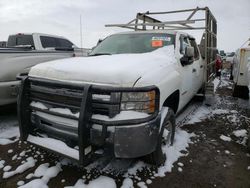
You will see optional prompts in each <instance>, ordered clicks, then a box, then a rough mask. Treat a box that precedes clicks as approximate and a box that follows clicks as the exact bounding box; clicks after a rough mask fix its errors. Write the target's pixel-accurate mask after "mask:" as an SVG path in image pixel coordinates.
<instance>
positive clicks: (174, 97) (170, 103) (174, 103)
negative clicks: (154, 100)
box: [163, 90, 180, 113]
mask: <svg viewBox="0 0 250 188" xmlns="http://www.w3.org/2000/svg"><path fill="white" fill-rule="evenodd" d="M179 100H180V92H179V90H176V91H175V92H174V93H172V94H171V95H169V96H168V98H167V99H166V100H165V101H164V103H163V106H165V107H169V108H171V109H172V110H173V111H174V113H176V112H177V110H178V106H179Z"/></svg>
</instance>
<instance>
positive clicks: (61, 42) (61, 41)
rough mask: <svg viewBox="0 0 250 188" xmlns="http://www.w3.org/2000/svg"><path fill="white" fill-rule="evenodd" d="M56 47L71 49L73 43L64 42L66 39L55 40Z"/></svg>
mask: <svg viewBox="0 0 250 188" xmlns="http://www.w3.org/2000/svg"><path fill="white" fill-rule="evenodd" d="M57 43H58V45H57V46H58V47H63V48H72V45H73V43H72V42H70V41H68V40H66V39H60V38H58V39H57Z"/></svg>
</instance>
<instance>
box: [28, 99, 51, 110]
mask: <svg viewBox="0 0 250 188" xmlns="http://www.w3.org/2000/svg"><path fill="white" fill-rule="evenodd" d="M30 106H32V107H36V108H40V109H42V110H47V109H48V107H47V106H45V105H44V104H43V103H41V102H35V101H32V102H31V103H30Z"/></svg>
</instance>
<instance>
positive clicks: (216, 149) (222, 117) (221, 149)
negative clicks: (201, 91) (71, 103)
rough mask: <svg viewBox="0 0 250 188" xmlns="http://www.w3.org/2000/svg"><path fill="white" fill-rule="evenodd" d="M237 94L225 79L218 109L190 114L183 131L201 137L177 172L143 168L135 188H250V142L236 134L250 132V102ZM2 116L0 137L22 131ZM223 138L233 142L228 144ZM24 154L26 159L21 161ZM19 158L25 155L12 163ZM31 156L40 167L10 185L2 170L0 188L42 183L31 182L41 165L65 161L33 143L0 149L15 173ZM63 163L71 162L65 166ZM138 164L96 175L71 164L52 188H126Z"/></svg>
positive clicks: (108, 160)
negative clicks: (107, 185) (103, 186)
mask: <svg viewBox="0 0 250 188" xmlns="http://www.w3.org/2000/svg"><path fill="white" fill-rule="evenodd" d="M231 89H232V84H231V83H230V81H228V80H227V79H226V78H224V79H223V80H222V81H221V83H220V85H219V88H218V89H217V92H216V95H215V99H214V103H213V105H212V106H210V107H206V106H205V105H202V104H201V103H195V105H197V106H199V107H200V108H198V109H197V110H196V111H195V112H193V114H189V115H188V116H190V118H187V119H186V120H185V121H183V122H182V123H181V125H182V127H181V129H183V130H186V131H187V132H189V133H194V134H195V136H194V137H192V143H191V144H190V145H189V148H188V149H187V151H183V154H184V156H183V157H180V158H179V159H178V161H177V162H175V163H174V164H173V168H172V172H167V173H166V174H165V176H164V177H154V176H152V174H153V172H155V171H157V169H156V168H153V167H148V166H147V167H143V168H142V169H141V170H140V171H139V172H138V173H137V174H136V175H135V176H133V177H132V179H133V182H134V187H139V186H141V187H143V186H147V187H157V188H158V187H159V188H161V187H229V188H230V187H232V188H235V187H250V178H249V177H250V154H249V153H248V151H247V147H246V145H245V143H246V139H245V138H244V137H236V136H235V134H234V133H233V132H234V131H235V130H242V129H244V130H247V129H249V128H250V109H249V101H244V100H240V99H236V98H233V97H231V92H232V91H231ZM204 108H206V115H205V116H204V117H205V118H204V117H203V118H201V119H202V120H200V121H197V122H190V119H192V116H196V115H197V114H199V112H200V111H201V110H204ZM218 109H219V110H218ZM1 111H2V112H1V115H0V125H1V128H0V131H1V130H4V129H6V127H8V125H9V126H12V127H16V126H17V118H16V113H15V108H14V109H13V108H10V109H2V110H1ZM223 136H224V138H229V140H230V141H225V140H226V139H222V138H223ZM10 149H11V150H13V152H12V151H11V150H10ZM24 150H25V151H26V153H25V154H24V155H21V156H20V154H21V153H22V151H24ZM16 154H19V155H18V156H17V158H16V159H14V160H12V159H13V157H14V156H15V155H16ZM29 156H33V157H34V159H36V160H37V162H36V164H35V166H34V167H31V168H29V169H28V170H26V171H24V172H22V173H20V174H17V175H14V176H12V177H10V178H7V179H4V178H2V177H3V174H4V168H3V169H1V168H0V188H12V187H17V183H18V182H19V181H24V182H23V183H27V182H29V181H31V180H33V179H36V177H31V179H26V176H27V175H29V174H30V173H33V172H34V171H35V170H36V169H37V167H38V166H39V165H40V164H44V163H49V164H50V165H55V163H56V162H55V161H60V160H61V161H62V159H60V158H59V157H58V156H56V155H53V154H51V153H48V152H46V151H43V150H41V149H39V148H36V147H34V146H32V145H30V144H27V143H21V142H19V141H16V142H14V143H11V144H8V145H0V161H1V160H5V163H6V164H8V165H10V166H11V170H12V169H16V167H17V166H19V165H20V164H21V163H22V161H25V159H27V157H29ZM63 162H64V163H65V162H68V161H67V160H63ZM137 162H138V161H137V160H115V159H113V158H112V157H110V156H107V157H104V158H102V159H99V163H98V164H99V166H95V167H96V168H92V169H91V170H87V169H84V168H80V167H78V166H77V165H76V164H74V163H71V162H70V164H68V165H64V166H62V171H61V172H60V173H59V174H58V175H57V176H56V177H54V178H51V179H50V181H49V182H48V186H49V187H52V188H54V187H56V188H57V187H58V188H60V187H65V186H69V185H74V184H75V183H76V181H77V180H78V179H79V178H84V179H86V180H87V182H88V181H89V180H91V179H93V178H96V177H98V176H99V175H105V176H109V177H112V178H114V179H115V181H116V184H117V186H118V187H120V186H121V185H122V181H123V179H124V178H123V175H124V172H126V171H127V170H128V169H129V168H131V167H133V165H134V164H136V163H137ZM110 164H112V169H110V170H105V171H103V168H105V169H107V166H110ZM248 167H249V169H248ZM96 169H97V170H96ZM5 170H6V169H5ZM83 176H84V177H83ZM147 180H148V181H147ZM139 182H146V183H144V184H143V183H142V184H140V183H139ZM19 183H20V182H19ZM138 183H139V184H138Z"/></svg>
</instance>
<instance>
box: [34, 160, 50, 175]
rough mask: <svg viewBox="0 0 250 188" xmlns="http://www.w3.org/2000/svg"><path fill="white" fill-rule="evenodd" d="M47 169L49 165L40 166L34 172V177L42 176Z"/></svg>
mask: <svg viewBox="0 0 250 188" xmlns="http://www.w3.org/2000/svg"><path fill="white" fill-rule="evenodd" d="M48 168H49V163H45V164H41V165H40V166H39V167H38V168H37V169H36V170H35V172H34V176H35V177H41V176H43V175H44V174H45V173H46V171H47V170H48Z"/></svg>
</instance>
